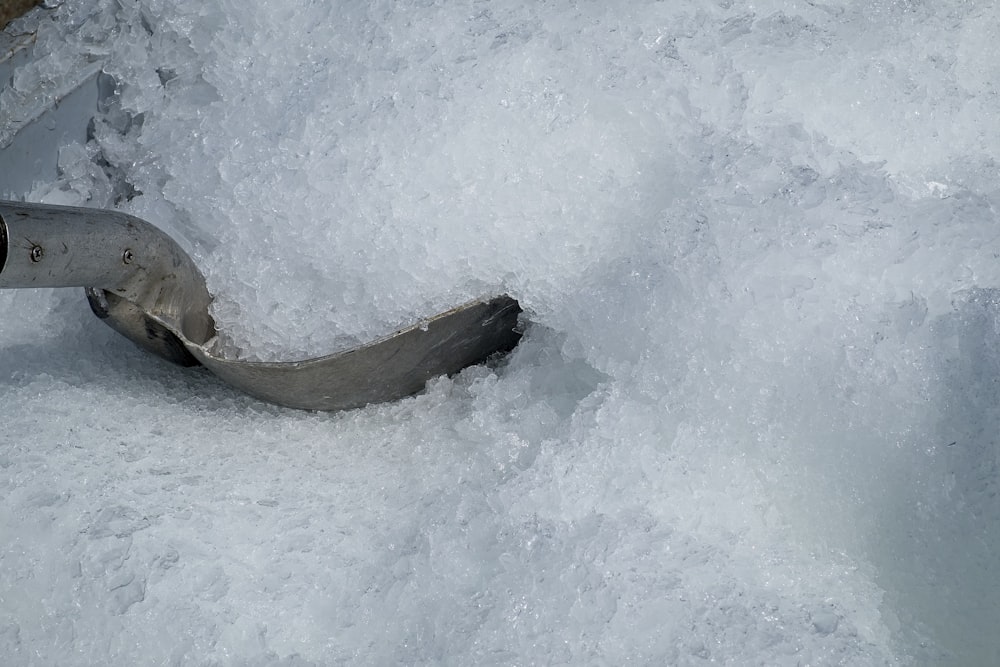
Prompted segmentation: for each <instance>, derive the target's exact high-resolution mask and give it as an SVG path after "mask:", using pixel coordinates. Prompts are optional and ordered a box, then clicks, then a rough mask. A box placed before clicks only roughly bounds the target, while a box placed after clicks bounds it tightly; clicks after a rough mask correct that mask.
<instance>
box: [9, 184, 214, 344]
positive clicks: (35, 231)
mask: <svg viewBox="0 0 1000 667" xmlns="http://www.w3.org/2000/svg"><path fill="white" fill-rule="evenodd" d="M5 287H87V288H91V289H90V292H89V293H91V295H92V298H91V303H92V304H93V303H94V296H93V293H94V292H95V290H102V291H104V292H106V293H107V294H109V295H111V298H113V299H117V300H124V301H125V302H128V303H132V304H135V306H137V307H138V308H139V310H141V311H142V312H145V313H148V314H150V315H153V316H155V317H156V318H157V319H160V320H162V321H163V322H164V323H166V324H168V325H169V326H170V327H172V328H174V329H176V330H177V331H181V332H183V333H184V335H185V336H186V337H188V338H189V339H190V340H192V341H194V342H196V343H202V342H204V341H205V340H207V339H208V338H210V337H211V336H212V335H213V334H214V332H215V326H214V324H213V323H212V321H211V318H209V316H208V304H209V303H210V301H211V297H210V296H209V294H208V290H207V289H206V288H205V281H204V279H203V278H202V276H201V273H200V272H199V271H198V268H197V267H196V266H195V265H194V263H193V262H192V261H191V259H190V258H189V257H188V255H187V253H185V252H184V250H183V249H181V248H180V246H178V245H177V243H176V242H174V240H173V239H171V238H170V237H169V236H167V235H166V234H164V233H163V232H161V231H160V230H159V229H157V228H156V227H154V226H153V225H151V224H149V223H148V222H146V221H144V220H141V219H139V218H136V217H134V216H131V215H128V214H125V213H121V212H120V211H108V210H98V209H87V208H77V207H70V206H53V205H48V204H26V203H16V202H0V288H5ZM95 310H97V309H96V308H95ZM98 314H100V313H98ZM116 328H117V327H116ZM130 337H131V336H130Z"/></svg>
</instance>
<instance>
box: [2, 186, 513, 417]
mask: <svg viewBox="0 0 1000 667" xmlns="http://www.w3.org/2000/svg"><path fill="white" fill-rule="evenodd" d="M73 286H76V287H85V288H87V290H86V293H87V298H88V300H89V301H90V305H91V308H92V309H93V311H94V313H95V314H96V315H97V316H98V317H100V318H101V319H102V320H104V321H105V322H106V323H107V324H108V325H109V326H111V327H112V328H114V329H115V330H117V331H118V332H119V333H121V334H123V335H124V336H126V337H127V338H129V339H131V340H132V341H133V342H135V343H136V344H138V345H140V346H141V347H143V348H145V349H147V350H149V351H151V352H153V353H155V354H158V355H160V356H162V357H164V358H166V359H169V360H170V361H173V362H175V363H179V364H182V365H196V364H198V363H201V364H203V365H204V366H205V367H207V368H208V369H210V370H211V371H212V372H214V373H215V374H216V375H218V376H219V377H220V378H222V379H223V380H225V381H227V382H229V383H230V384H232V385H233V386H235V387H237V388H239V389H241V390H243V391H245V392H247V393H248V394H251V395H253V396H256V397H258V398H261V399H263V400H266V401H269V402H272V403H277V404H279V405H284V406H287V407H292V408H302V409H307V410H342V409H348V408H354V407H360V406H363V405H366V404H368V403H377V402H380V401H389V400H394V399H397V398H401V397H403V396H407V395H409V394H413V393H415V392H417V391H420V390H421V389H422V388H423V386H424V384H425V383H426V382H427V380H429V379H430V378H432V377H435V376H437V375H444V374H450V373H455V372H457V371H459V370H461V369H462V368H464V367H466V366H469V365H472V364H476V363H480V362H482V361H484V360H486V359H487V358H488V357H490V356H491V355H493V354H496V353H498V352H507V351H509V350H511V349H512V348H513V347H514V346H515V345H516V344H517V342H518V340H519V339H520V333H519V331H518V330H517V321H518V314H519V313H520V312H521V309H520V307H519V306H518V304H517V301H515V300H514V299H512V298H510V297H507V296H500V297H496V298H492V299H488V300H477V301H473V302H470V303H467V304H464V305H462V306H459V307H457V308H454V309H452V310H450V311H447V312H445V313H441V314H440V315H437V316H435V317H433V318H430V319H429V320H425V321H423V322H421V323H420V324H419V325H414V326H411V327H407V328H405V329H401V330H400V331H397V332H396V333H394V334H392V335H390V336H386V337H385V338H382V339H379V340H376V341H374V342H372V343H369V344H367V345H363V346H360V347H357V348H353V349H350V350H346V351H344V352H340V353H338V354H333V355H329V356H324V357H319V358H315V359H305V360H301V361H290V362H273V363H264V362H247V361H239V360H232V359H224V358H221V357H219V356H216V355H215V354H213V353H212V351H211V341H212V338H213V337H214V336H215V324H214V322H213V321H212V319H211V317H210V316H209V313H208V307H209V304H210V303H211V296H210V295H209V293H208V290H207V289H206V288H205V281H204V278H203V277H202V275H201V273H200V271H198V268H197V267H196V266H195V265H194V263H193V262H192V261H191V259H190V258H189V257H188V255H187V253H185V252H184V250H183V249H182V248H181V247H180V246H178V245H177V244H176V243H175V242H174V241H173V239H171V238H170V237H169V236H167V235H166V234H164V233H163V232H161V231H160V230H159V229H157V228H156V227H154V226H153V225H151V224H149V223H147V222H145V221H144V220H141V219H139V218H136V217H134V216H130V215H127V214H124V213H120V212H118V211H107V210H98V209H84V208H73V207H65V206H52V205H43V204H19V203H14V202H0V288H5V287H73Z"/></svg>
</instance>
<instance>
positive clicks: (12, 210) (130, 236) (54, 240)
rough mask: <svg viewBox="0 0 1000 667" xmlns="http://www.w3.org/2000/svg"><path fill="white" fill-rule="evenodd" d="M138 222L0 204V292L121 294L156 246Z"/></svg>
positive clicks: (80, 210) (120, 216)
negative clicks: (91, 290) (143, 257)
mask: <svg viewBox="0 0 1000 667" xmlns="http://www.w3.org/2000/svg"><path fill="white" fill-rule="evenodd" d="M137 222H138V220H137V219H135V218H131V216H128V215H125V214H123V213H118V212H115V211H98V210H92V209H85V208H73V207H62V206H60V207H55V206H45V205H40V204H19V203H14V202H0V226H2V228H3V229H2V230H0V237H3V246H4V247H3V250H4V252H3V253H0V254H3V255H5V258H4V259H5V261H4V263H3V266H2V269H0V287H100V288H102V289H107V290H115V289H116V288H120V287H122V286H123V285H126V284H128V283H129V281H130V279H131V278H133V277H134V276H135V274H136V273H137V272H138V271H141V270H143V267H144V266H145V265H147V264H149V262H142V261H137V259H138V258H139V257H140V256H141V255H145V254H146V250H147V248H149V246H150V245H159V244H158V243H155V240H156V239H155V238H154V239H151V238H150V235H149V225H146V224H145V223H143V224H142V225H141V226H140V225H139V224H136V223H137ZM143 227H145V228H146V229H143ZM151 240H153V241H154V243H152V244H151V243H150V241H151ZM149 249H150V250H155V248H149ZM151 259H152V258H151Z"/></svg>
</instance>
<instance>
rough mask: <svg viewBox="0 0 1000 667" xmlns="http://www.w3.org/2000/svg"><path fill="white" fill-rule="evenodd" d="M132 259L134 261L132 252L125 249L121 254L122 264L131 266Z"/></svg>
mask: <svg viewBox="0 0 1000 667" xmlns="http://www.w3.org/2000/svg"><path fill="white" fill-rule="evenodd" d="M133 259H135V256H134V255H133V254H132V250H131V249H129V248H125V252H123V253H122V262H124V263H125V264H131V263H132V260H133Z"/></svg>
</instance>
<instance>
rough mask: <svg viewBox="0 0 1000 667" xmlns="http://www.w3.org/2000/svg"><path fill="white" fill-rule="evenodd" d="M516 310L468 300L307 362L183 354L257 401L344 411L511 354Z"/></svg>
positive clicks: (504, 302)
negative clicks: (457, 305) (509, 352)
mask: <svg viewBox="0 0 1000 667" xmlns="http://www.w3.org/2000/svg"><path fill="white" fill-rule="evenodd" d="M520 312H521V308H520V306H519V305H518V303H517V301H515V300H514V299H512V298H510V297H508V296H501V297H497V298H495V299H492V300H490V301H473V302H471V303H467V304H465V305H462V306H459V307H458V308H454V309H452V310H449V311H448V312H446V313H441V314H440V315H438V316H436V317H434V318H432V319H430V320H428V321H425V322H423V323H422V324H420V325H414V326H411V327H408V328H406V329H401V330H400V331H397V332H395V333H393V334H391V335H389V336H386V337H385V338H381V339H379V340H377V341H375V342H372V343H369V344H367V345H363V346H361V347H357V348H353V349H350V350H346V351H344V352H341V353H339V354H332V355H329V356H325V357H319V358H317V359H307V360H304V361H292V362H276V363H266V362H248V361H235V360H227V359H221V358H219V357H216V356H212V355H211V354H209V353H208V352H207V351H206V350H205V348H204V347H201V346H194V345H188V350H189V351H190V352H191V353H192V354H193V355H194V356H195V358H197V359H198V360H199V361H201V363H202V364H204V365H205V366H206V367H207V368H209V369H211V370H212V372H213V373H215V374H216V375H218V376H219V377H221V378H222V379H224V380H225V381H226V382H228V383H229V384H231V385H233V386H235V387H238V388H240V389H242V390H243V391H245V392H246V393H248V394H251V395H253V396H256V397H257V398H261V399H263V400H265V401H269V402H271V403H277V404H279V405H284V406H287V407H291V408H302V409H305V410H344V409H349V408H356V407H361V406H364V405H367V404H369V403H380V402H383V401H392V400H395V399H397V398H402V397H403V396H409V395H410V394H414V393H416V392H418V391H420V390H421V389H423V388H424V385H425V384H426V382H427V381H428V380H429V379H431V378H433V377H436V376H438V375H450V374H452V373H456V372H458V371H460V370H461V369H463V368H465V367H466V366H470V365H473V364H478V363H482V362H483V361H486V360H487V359H488V358H489V357H491V356H492V355H494V354H497V353H501V352H508V351H510V350H511V349H513V348H514V346H515V345H517V342H518V340H519V339H520V338H521V333H520V331H519V330H518V327H517V320H518V314H519V313H520Z"/></svg>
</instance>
